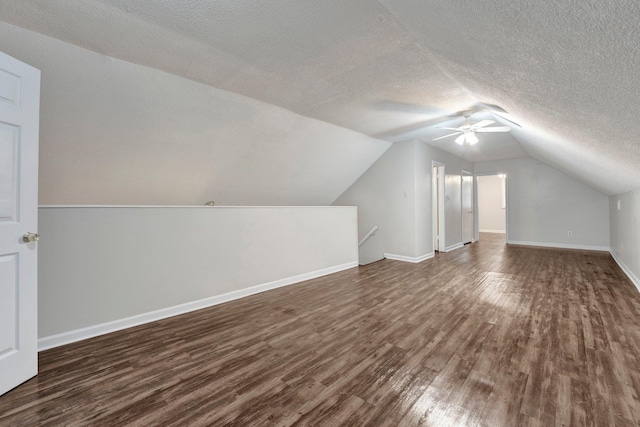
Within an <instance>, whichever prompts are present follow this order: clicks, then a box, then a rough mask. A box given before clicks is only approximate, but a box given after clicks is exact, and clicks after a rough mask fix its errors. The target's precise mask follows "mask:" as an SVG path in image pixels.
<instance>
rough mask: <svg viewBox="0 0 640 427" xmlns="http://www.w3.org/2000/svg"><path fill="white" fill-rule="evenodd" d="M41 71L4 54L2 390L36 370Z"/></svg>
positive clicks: (0, 97) (0, 132) (0, 93)
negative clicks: (34, 237) (29, 236)
mask: <svg viewBox="0 0 640 427" xmlns="http://www.w3.org/2000/svg"><path fill="white" fill-rule="evenodd" d="M39 103H40V72H39V71H38V70H36V69H35V68H33V67H30V66H28V65H26V64H23V63H22V62H20V61H17V60H16V59H14V58H11V57H10V56H7V55H5V54H3V53H0V394H3V393H5V392H7V391H8V390H11V389H12V388H14V387H16V386H17V385H18V384H20V383H22V382H24V381H26V380H28V379H29V378H31V377H33V376H34V375H36V374H37V369H38V353H37V341H38V330H37V242H30V243H25V242H24V241H23V239H22V236H23V235H24V234H25V233H27V232H33V233H35V232H36V229H37V225H38V212H37V209H38V206H37V205H38V132H39V130H38V122H39V110H40V105H39Z"/></svg>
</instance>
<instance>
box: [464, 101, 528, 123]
mask: <svg viewBox="0 0 640 427" xmlns="http://www.w3.org/2000/svg"><path fill="white" fill-rule="evenodd" d="M473 108H474V109H475V110H477V111H488V112H490V113H491V114H494V115H496V116H498V117H500V118H501V119H503V120H506V121H508V122H509V123H513V124H514V125H516V126H518V127H519V128H521V127H522V126H520V125H519V124H518V123H516V122H514V121H513V120H511V119H509V118H507V117H505V115H508V114H509V112H508V111H507V110H505V109H504V108H502V107H501V106H499V105H495V104H487V103H486V102H478V103H476V105H474V106H473Z"/></svg>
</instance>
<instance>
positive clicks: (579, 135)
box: [0, 0, 640, 194]
mask: <svg viewBox="0 0 640 427" xmlns="http://www.w3.org/2000/svg"><path fill="white" fill-rule="evenodd" d="M0 19H1V20H4V21H6V22H9V23H12V24H15V25H18V26H22V27H25V28H28V29H31V30H34V31H38V32H41V33H44V34H47V35H50V36H52V37H55V38H58V39H61V40H64V41H67V42H70V43H73V44H76V45H80V46H82V47H86V48H88V49H91V50H94V51H97V52H100V53H104V54H107V55H110V56H113V57H117V58H121V59H125V60H128V61H131V62H135V63H139V64H143V65H147V66H151V67H154V68H158V69H162V70H165V71H168V72H171V73H174V74H177V75H180V76H183V77H187V78H189V79H192V80H195V81H198V82H202V83H205V84H207V85H210V86H213V87H216V88H219V89H224V90H228V91H232V92H237V93H240V94H243V95H246V96H249V97H251V98H255V99H259V100H262V101H265V102H268V103H271V104H275V105H278V106H281V107H284V108H287V109H289V110H292V111H294V112H296V113H299V114H302V115H305V116H309V117H313V118H316V119H320V120H323V121H326V122H329V123H333V124H336V125H339V126H343V127H346V128H349V129H353V130H356V131H358V132H362V133H365V134H367V135H371V136H378V137H381V138H384V139H387V140H389V141H398V140H401V139H407V138H417V139H422V140H424V141H426V142H431V139H433V138H434V137H436V136H440V135H442V130H437V129H435V125H436V124H437V125H442V123H445V122H446V123H447V125H451V124H455V123H459V122H460V119H455V118H450V117H449V118H443V119H442V121H439V120H437V118H439V117H444V116H446V115H447V114H451V113H452V112H455V111H459V110H463V109H465V108H468V107H470V106H472V105H474V104H475V103H476V102H478V101H482V102H489V103H493V104H497V105H499V106H501V107H503V108H504V109H506V110H507V111H509V113H511V115H510V117H511V118H512V119H514V120H516V121H517V122H518V123H520V124H521V125H522V128H514V130H513V131H512V132H511V134H510V135H504V134H500V135H498V134H483V135H481V136H480V138H481V144H477V145H476V146H475V147H463V148H462V149H461V148H460V147H458V146H457V145H456V144H453V143H452V141H450V140H445V141H437V142H436V143H434V145H437V146H438V147H440V148H443V149H446V150H448V151H451V152H454V153H455V154H458V155H460V156H462V157H464V158H466V159H468V160H472V161H480V160H491V159H498V158H508V157H519V156H523V155H527V154H528V155H531V156H533V157H535V158H537V159H539V160H541V161H543V162H546V163H548V164H550V165H552V166H555V167H557V168H558V169H560V170H563V171H564V172H567V173H569V174H571V175H573V176H576V177H578V178H580V179H582V180H583V181H585V182H587V183H590V184H591V185H593V186H594V187H595V188H598V189H600V190H602V191H604V192H606V193H609V194H615V193H621V192H625V191H629V190H633V189H638V188H640V172H639V171H638V165H639V164H640V141H639V137H638V135H640V120H638V113H640V79H638V78H637V74H638V71H637V70H638V69H640V38H638V37H637V33H636V30H637V28H640V3H638V2H635V1H631V0H619V1H611V0H604V1H602V0H601V1H591V0H586V1H585V0H583V1H576V0H570V1H564V2H539V1H531V0H523V1H518V2H513V1H510V0H509V1H508V0H485V1H482V2H477V1H476V2H474V1H470V0H466V1H455V0H440V1H435V0H431V1H429V0H427V1H425V0H380V1H378V2H376V1H371V0H347V1H345V0H324V1H300V0H274V1H269V2H239V1H236V0H222V1H220V0H219V1H210V0H209V1H205V0H193V1H188V2H182V1H181V2H176V1H173V0H158V1H155V2H149V1H143V0H120V1H118V0H110V1H107V0H68V1H65V2H51V1H49V0H3V1H2V9H0ZM487 114H488V113H486V112H484V113H477V114H476V115H474V116H473V119H476V117H477V118H478V120H480V119H481V117H491V116H487ZM491 118H494V119H495V118H496V117H491ZM456 120H458V122H456ZM497 120H498V121H499V120H500V119H497ZM421 123H424V124H425V125H426V128H419V126H418V125H419V124H421ZM504 123H507V122H502V124H504ZM595 171H597V172H595Z"/></svg>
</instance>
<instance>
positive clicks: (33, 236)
mask: <svg viewBox="0 0 640 427" xmlns="http://www.w3.org/2000/svg"><path fill="white" fill-rule="evenodd" d="M38 240H40V235H39V234H38V233H24V235H23V236H22V241H23V242H25V243H29V242H37V241H38Z"/></svg>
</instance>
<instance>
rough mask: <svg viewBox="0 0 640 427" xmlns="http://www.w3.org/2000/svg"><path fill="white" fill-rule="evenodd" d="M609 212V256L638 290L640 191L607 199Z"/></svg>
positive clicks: (639, 271)
mask: <svg viewBox="0 0 640 427" xmlns="http://www.w3.org/2000/svg"><path fill="white" fill-rule="evenodd" d="M618 205H619V208H618ZM609 212H610V213H609V215H610V218H611V254H612V255H613V257H614V258H615V260H616V261H617V262H618V264H620V266H621V267H622V269H623V270H624V271H625V273H627V275H628V276H629V277H630V278H631V280H632V281H633V282H634V283H635V285H636V287H637V288H638V289H639V290H640V190H636V191H631V192H629V193H624V194H618V195H616V196H611V197H609Z"/></svg>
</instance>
